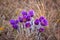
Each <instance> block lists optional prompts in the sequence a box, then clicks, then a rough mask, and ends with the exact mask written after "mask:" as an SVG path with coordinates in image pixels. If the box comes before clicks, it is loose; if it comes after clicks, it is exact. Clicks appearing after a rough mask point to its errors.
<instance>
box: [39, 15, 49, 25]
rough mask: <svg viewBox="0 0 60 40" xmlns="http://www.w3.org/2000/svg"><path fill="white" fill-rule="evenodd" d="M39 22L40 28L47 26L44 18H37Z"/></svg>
mask: <svg viewBox="0 0 60 40" xmlns="http://www.w3.org/2000/svg"><path fill="white" fill-rule="evenodd" d="M39 21H40V24H41V25H42V26H47V25H48V21H47V19H46V18H45V17H43V16H41V17H40V18H39Z"/></svg>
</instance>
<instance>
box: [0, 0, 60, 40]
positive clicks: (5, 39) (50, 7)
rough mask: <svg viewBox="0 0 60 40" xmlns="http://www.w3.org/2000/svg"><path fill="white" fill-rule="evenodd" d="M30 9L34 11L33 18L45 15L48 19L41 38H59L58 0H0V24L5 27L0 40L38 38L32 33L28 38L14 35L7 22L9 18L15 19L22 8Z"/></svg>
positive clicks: (59, 15)
mask: <svg viewBox="0 0 60 40" xmlns="http://www.w3.org/2000/svg"><path fill="white" fill-rule="evenodd" d="M30 9H33V10H34V11H35V16H34V18H38V17H40V16H45V17H46V18H47V19H48V22H49V25H48V27H46V31H45V32H43V33H42V34H41V35H43V36H41V38H42V39H41V40H60V0H0V26H1V27H2V26H3V27H5V30H4V31H3V32H2V33H1V34H0V40H15V39H16V40H38V39H36V38H35V36H34V35H33V34H32V35H31V36H30V37H28V38H27V37H25V36H24V34H21V35H20V36H18V35H17V34H16V35H15V33H14V31H13V30H12V28H11V27H10V24H9V20H10V19H12V18H13V19H17V17H18V16H19V15H20V12H21V11H22V10H27V11H28V10H30ZM7 32H10V33H9V34H10V35H7ZM15 36H17V37H15Z"/></svg>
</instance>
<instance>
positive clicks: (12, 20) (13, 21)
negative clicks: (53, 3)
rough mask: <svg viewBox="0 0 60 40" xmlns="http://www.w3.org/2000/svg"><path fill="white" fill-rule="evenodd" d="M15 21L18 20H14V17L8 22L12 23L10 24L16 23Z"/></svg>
mask: <svg viewBox="0 0 60 40" xmlns="http://www.w3.org/2000/svg"><path fill="white" fill-rule="evenodd" d="M17 23H18V20H14V19H11V20H10V24H12V25H14V24H17Z"/></svg>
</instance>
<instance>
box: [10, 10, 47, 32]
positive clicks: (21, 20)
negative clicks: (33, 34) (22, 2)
mask: <svg viewBox="0 0 60 40" xmlns="http://www.w3.org/2000/svg"><path fill="white" fill-rule="evenodd" d="M21 14H22V16H19V17H18V19H17V20H14V19H11V20H10V24H11V25H12V27H13V28H14V29H17V30H20V29H19V28H21V27H23V29H24V28H26V29H27V28H29V29H30V28H31V29H32V30H33V28H35V27H37V28H38V31H39V32H43V31H44V26H47V25H48V21H47V19H46V18H45V17H43V16H40V18H37V19H34V18H33V16H34V14H35V12H34V10H29V11H28V12H26V11H24V10H23V11H22V12H21ZM20 24H21V25H20ZM42 26H43V27H42ZM32 30H31V31H32ZM34 30H35V29H34Z"/></svg>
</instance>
